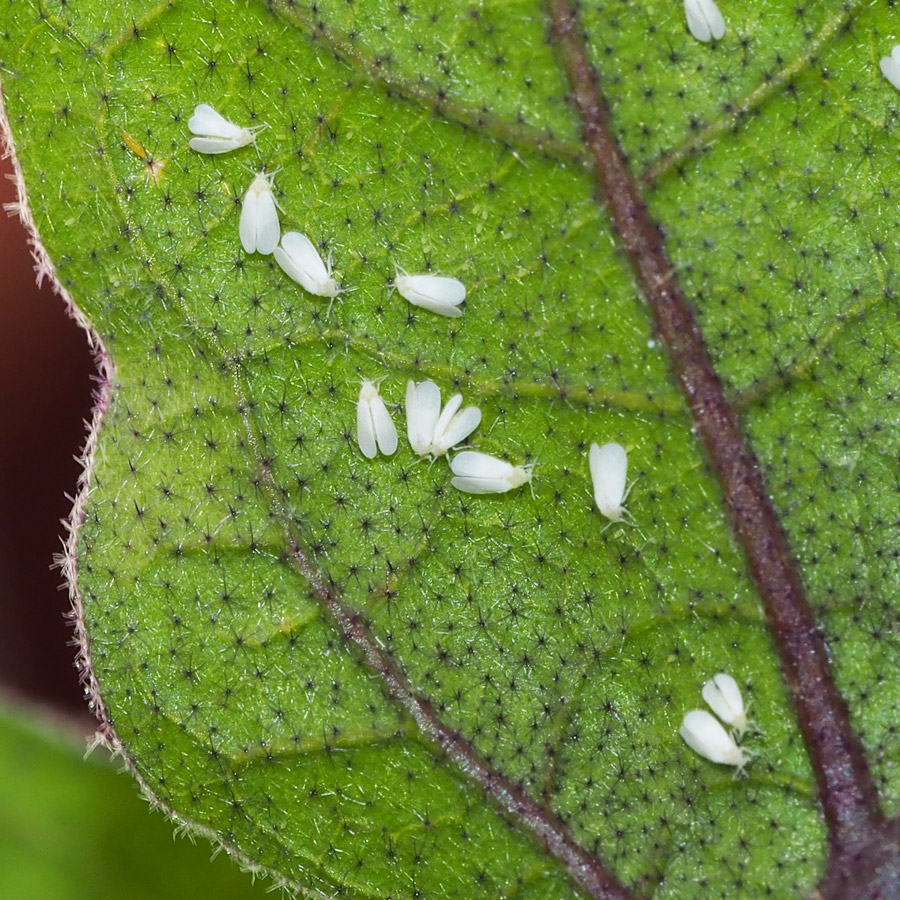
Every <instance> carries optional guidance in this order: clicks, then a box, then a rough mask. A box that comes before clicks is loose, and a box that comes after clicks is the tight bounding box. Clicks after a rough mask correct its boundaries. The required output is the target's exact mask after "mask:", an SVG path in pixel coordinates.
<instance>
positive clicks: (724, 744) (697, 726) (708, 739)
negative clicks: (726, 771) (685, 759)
mask: <svg viewBox="0 0 900 900" xmlns="http://www.w3.org/2000/svg"><path fill="white" fill-rule="evenodd" d="M679 732H680V734H681V737H682V738H683V739H684V742H685V743H686V744H687V745H688V747H690V748H691V750H693V751H694V752H695V753H699V754H700V755H701V756H702V757H704V758H705V759H708V760H709V761H710V762H714V763H720V764H721V765H725V766H737V765H743V763H744V762H745V758H744V754H743V753H742V752H741V748H740V747H738V745H737V744H736V743H735V740H734V738H733V737H732V736H731V735H730V734H729V733H728V732H727V731H726V730H725V729H724V728H723V727H722V723H721V722H720V721H719V720H718V719H717V718H716V717H715V716H714V715H713V714H712V713H708V712H707V711H706V710H705V709H692V710H691V711H690V712H689V713H687V714H686V715H685V717H684V721H683V722H682V723H681V728H680V729H679Z"/></svg>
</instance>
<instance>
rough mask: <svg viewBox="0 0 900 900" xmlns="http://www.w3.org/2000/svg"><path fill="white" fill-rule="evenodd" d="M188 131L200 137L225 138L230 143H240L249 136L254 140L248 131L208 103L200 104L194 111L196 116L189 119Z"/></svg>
mask: <svg viewBox="0 0 900 900" xmlns="http://www.w3.org/2000/svg"><path fill="white" fill-rule="evenodd" d="M188 130H189V131H190V132H191V134H196V135H199V136H200V137H208V138H225V139H226V140H229V141H240V140H241V139H242V138H244V137H247V136H248V135H249V136H250V137H251V138H252V134H250V132H249V130H248V129H245V128H241V127H240V126H239V125H235V124H234V122H230V121H229V120H228V119H226V118H225V116H223V115H222V114H221V113H219V112H218V111H217V110H215V109H213V107H212V106H210V105H209V104H208V103H200V104H199V105H198V106H197V107H196V108H195V109H194V114H193V115H192V116H191V117H190V119H188Z"/></svg>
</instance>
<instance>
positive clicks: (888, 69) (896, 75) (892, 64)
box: [881, 44, 900, 90]
mask: <svg viewBox="0 0 900 900" xmlns="http://www.w3.org/2000/svg"><path fill="white" fill-rule="evenodd" d="M881 74H882V75H884V77H885V78H887V80H888V81H889V82H890V83H891V84H892V85H893V86H894V87H895V88H897V89H898V90H900V44H897V46H896V47H894V49H893V50H891V55H890V56H885V57H884V58H883V59H882V60H881Z"/></svg>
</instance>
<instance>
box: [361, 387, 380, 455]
mask: <svg viewBox="0 0 900 900" xmlns="http://www.w3.org/2000/svg"><path fill="white" fill-rule="evenodd" d="M373 392H374V393H375V395H376V396H377V393H378V392H377V390H376V388H375V386H374V385H373V384H372V382H371V381H364V382H363V383H362V387H361V388H360V391H359V400H358V401H357V403H356V440H357V442H358V443H359V449H360V450H361V451H362V455H363V456H365V457H366V458H367V459H374V458H375V456H376V454H377V453H378V449H377V447H376V442H375V421H374V418H373V416H372V399H371V398H372V393H373Z"/></svg>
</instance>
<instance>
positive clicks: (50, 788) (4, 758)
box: [0, 703, 271, 900]
mask: <svg viewBox="0 0 900 900" xmlns="http://www.w3.org/2000/svg"><path fill="white" fill-rule="evenodd" d="M83 756H84V743H83V742H82V741H81V740H79V739H78V738H77V737H76V736H75V735H74V733H73V731H72V730H71V726H69V725H66V724H64V723H62V722H58V721H56V720H54V719H52V718H50V717H44V718H41V717H39V715H38V713H36V712H34V711H27V710H25V709H22V708H20V707H18V706H13V705H9V704H8V703H2V704H0V897H2V898H3V900H254V898H262V897H265V896H271V895H268V894H267V893H266V890H265V885H264V884H262V883H257V884H255V885H254V884H253V883H252V881H251V876H250V875H248V874H246V873H243V872H241V871H239V870H238V868H237V866H236V865H235V864H234V863H233V862H231V861H230V860H229V859H228V857H227V856H226V855H225V854H224V853H222V854H219V855H218V856H217V857H216V859H214V860H213V861H212V862H210V854H211V847H210V844H209V842H208V841H207V840H205V839H203V838H198V839H196V840H195V841H191V840H188V839H186V838H178V837H173V834H172V826H171V824H170V823H168V822H166V820H165V819H164V818H163V816H162V815H161V814H160V813H158V812H153V811H152V810H151V809H150V806H149V805H148V803H147V801H146V800H144V799H142V798H141V796H140V794H139V793H138V791H137V789H136V787H135V784H134V782H133V781H132V780H131V779H129V778H123V777H122V776H121V775H120V774H119V773H118V771H117V770H118V769H120V768H121V761H119V762H118V763H116V762H113V761H110V759H109V758H108V755H107V753H106V751H104V750H102V749H98V750H96V751H95V752H94V753H93V754H91V756H90V757H89V758H88V759H87V761H85V760H84V759H83Z"/></svg>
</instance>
